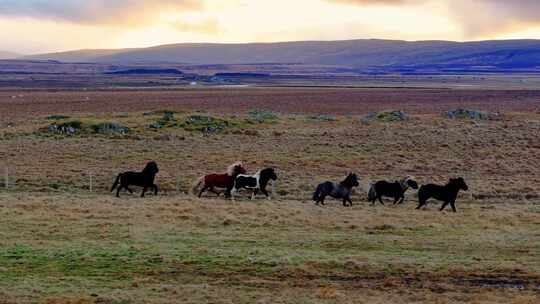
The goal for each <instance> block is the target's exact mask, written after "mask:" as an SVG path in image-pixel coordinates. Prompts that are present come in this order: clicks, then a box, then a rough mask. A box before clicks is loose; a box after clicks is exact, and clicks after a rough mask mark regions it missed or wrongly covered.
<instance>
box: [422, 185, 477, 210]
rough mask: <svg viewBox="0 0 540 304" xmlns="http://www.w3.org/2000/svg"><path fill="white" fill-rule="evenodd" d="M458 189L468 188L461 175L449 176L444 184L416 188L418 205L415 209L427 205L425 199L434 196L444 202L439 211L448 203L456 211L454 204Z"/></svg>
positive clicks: (464, 189)
mask: <svg viewBox="0 0 540 304" xmlns="http://www.w3.org/2000/svg"><path fill="white" fill-rule="evenodd" d="M459 190H463V191H467V190H469V186H467V184H466V183H465V180H464V179H463V178H462V177H459V178H451V179H450V181H449V182H448V183H447V184H446V185H444V186H441V185H435V184H428V185H424V186H422V187H420V190H418V207H416V209H420V208H422V206H425V205H427V200H428V199H430V198H434V199H436V200H439V201H443V202H444V203H443V205H442V207H441V210H440V211H443V210H444V208H445V207H446V206H447V205H448V204H450V206H452V211H454V212H456V206H455V205H454V204H455V203H456V198H457V195H458V192H459Z"/></svg>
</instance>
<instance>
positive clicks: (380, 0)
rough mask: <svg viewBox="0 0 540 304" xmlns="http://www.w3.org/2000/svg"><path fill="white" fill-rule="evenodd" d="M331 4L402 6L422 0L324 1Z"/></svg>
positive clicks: (422, 0)
mask: <svg viewBox="0 0 540 304" xmlns="http://www.w3.org/2000/svg"><path fill="white" fill-rule="evenodd" d="M326 1H328V2H333V3H342V4H352V5H403V4H408V3H414V2H424V0H326Z"/></svg>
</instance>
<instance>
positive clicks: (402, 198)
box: [398, 195, 405, 205]
mask: <svg viewBox="0 0 540 304" xmlns="http://www.w3.org/2000/svg"><path fill="white" fill-rule="evenodd" d="M404 201H405V196H404V195H402V196H401V199H400V200H399V202H398V205H401V204H403V202H404Z"/></svg>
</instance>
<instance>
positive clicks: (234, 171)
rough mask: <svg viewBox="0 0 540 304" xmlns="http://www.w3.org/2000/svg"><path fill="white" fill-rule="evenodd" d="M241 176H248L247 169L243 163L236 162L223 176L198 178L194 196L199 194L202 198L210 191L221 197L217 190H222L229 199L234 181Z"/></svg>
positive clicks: (211, 175)
mask: <svg viewBox="0 0 540 304" xmlns="http://www.w3.org/2000/svg"><path fill="white" fill-rule="evenodd" d="M240 174H246V169H245V168H244V164H243V163H242V162H236V163H234V164H232V165H230V166H229V167H228V168H227V172H225V173H223V174H209V175H205V176H201V177H200V178H198V179H197V180H196V181H195V183H194V184H193V188H192V192H193V194H197V192H198V196H199V197H201V196H202V194H203V193H204V192H205V191H206V190H208V191H210V192H213V193H215V194H217V195H218V196H219V195H220V194H221V192H220V191H217V190H216V188H221V189H225V196H226V197H229V196H230V194H231V190H232V188H233V187H234V180H235V179H236V177H237V176H238V175H240ZM199 187H200V190H199Z"/></svg>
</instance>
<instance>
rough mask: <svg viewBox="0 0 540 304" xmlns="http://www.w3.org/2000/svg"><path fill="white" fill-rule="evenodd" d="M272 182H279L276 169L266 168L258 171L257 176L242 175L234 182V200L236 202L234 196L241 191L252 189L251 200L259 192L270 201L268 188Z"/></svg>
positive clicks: (232, 192)
mask: <svg viewBox="0 0 540 304" xmlns="http://www.w3.org/2000/svg"><path fill="white" fill-rule="evenodd" d="M270 180H272V181H275V180H277V174H276V171H275V170H274V168H266V169H262V170H260V171H258V172H257V173H255V175H245V174H241V175H238V176H237V177H236V179H235V180H234V186H233V189H232V191H231V196H232V199H233V200H234V195H235V194H236V192H238V191H239V190H240V189H251V190H253V193H252V195H251V199H254V198H255V196H256V195H257V193H258V192H259V190H260V191H261V192H262V193H263V194H264V195H266V197H267V198H268V199H270V194H268V191H266V186H267V185H268V183H269V182H270Z"/></svg>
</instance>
